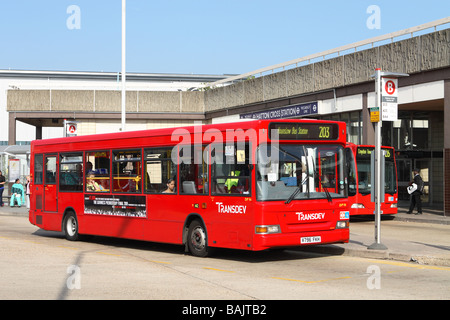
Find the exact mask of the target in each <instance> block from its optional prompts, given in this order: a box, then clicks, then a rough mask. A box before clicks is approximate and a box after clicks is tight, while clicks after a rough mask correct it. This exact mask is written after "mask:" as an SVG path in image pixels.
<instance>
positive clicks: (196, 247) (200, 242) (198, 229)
mask: <svg viewBox="0 0 450 320" xmlns="http://www.w3.org/2000/svg"><path fill="white" fill-rule="evenodd" d="M187 245H188V248H189V252H190V253H191V254H192V255H194V256H196V257H206V256H208V254H209V252H208V246H207V244H206V229H205V227H204V226H203V224H202V223H201V222H200V221H198V220H194V221H192V222H191V224H190V225H189V231H188V237H187Z"/></svg>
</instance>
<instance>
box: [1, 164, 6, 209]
mask: <svg viewBox="0 0 450 320" xmlns="http://www.w3.org/2000/svg"><path fill="white" fill-rule="evenodd" d="M5 183H6V179H5V176H4V175H3V173H2V172H1V171H0V207H3V206H4V205H5V204H4V203H3V190H5Z"/></svg>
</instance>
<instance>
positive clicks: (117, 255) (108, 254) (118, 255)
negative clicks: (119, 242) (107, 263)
mask: <svg viewBox="0 0 450 320" xmlns="http://www.w3.org/2000/svg"><path fill="white" fill-rule="evenodd" d="M97 253H100V254H106V255H107V256H116V257H120V254H114V253H108V252H101V251H98V252H97Z"/></svg>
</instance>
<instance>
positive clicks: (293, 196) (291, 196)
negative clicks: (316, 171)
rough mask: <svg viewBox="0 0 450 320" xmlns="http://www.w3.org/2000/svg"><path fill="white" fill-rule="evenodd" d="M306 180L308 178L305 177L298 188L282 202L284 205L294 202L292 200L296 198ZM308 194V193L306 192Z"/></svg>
mask: <svg viewBox="0 0 450 320" xmlns="http://www.w3.org/2000/svg"><path fill="white" fill-rule="evenodd" d="M307 179H308V176H306V177H305V179H303V181H302V183H300V185H299V186H297V188H296V189H295V191H294V192H292V194H291V195H290V196H289V198H288V199H287V200H286V201H285V202H284V204H289V203H291V201H292V200H294V198H295V197H296V196H297V194H298V193H299V192H300V191H301V187H302V186H303V184H304V183H305V182H306V180H307ZM308 193H309V192H308Z"/></svg>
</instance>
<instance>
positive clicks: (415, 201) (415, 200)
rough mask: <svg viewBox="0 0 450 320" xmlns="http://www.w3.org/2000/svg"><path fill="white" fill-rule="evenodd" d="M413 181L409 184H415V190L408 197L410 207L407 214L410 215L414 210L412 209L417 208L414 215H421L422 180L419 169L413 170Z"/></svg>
mask: <svg viewBox="0 0 450 320" xmlns="http://www.w3.org/2000/svg"><path fill="white" fill-rule="evenodd" d="M413 172H414V179H413V181H412V182H411V183H410V185H412V184H413V183H415V184H416V186H417V189H416V190H415V191H414V192H413V193H411V195H410V201H409V202H410V205H409V210H408V212H407V213H408V214H411V213H412V212H413V210H414V207H415V206H417V213H416V214H422V199H421V196H422V192H423V180H422V177H421V176H420V175H419V169H414V171H413Z"/></svg>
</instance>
